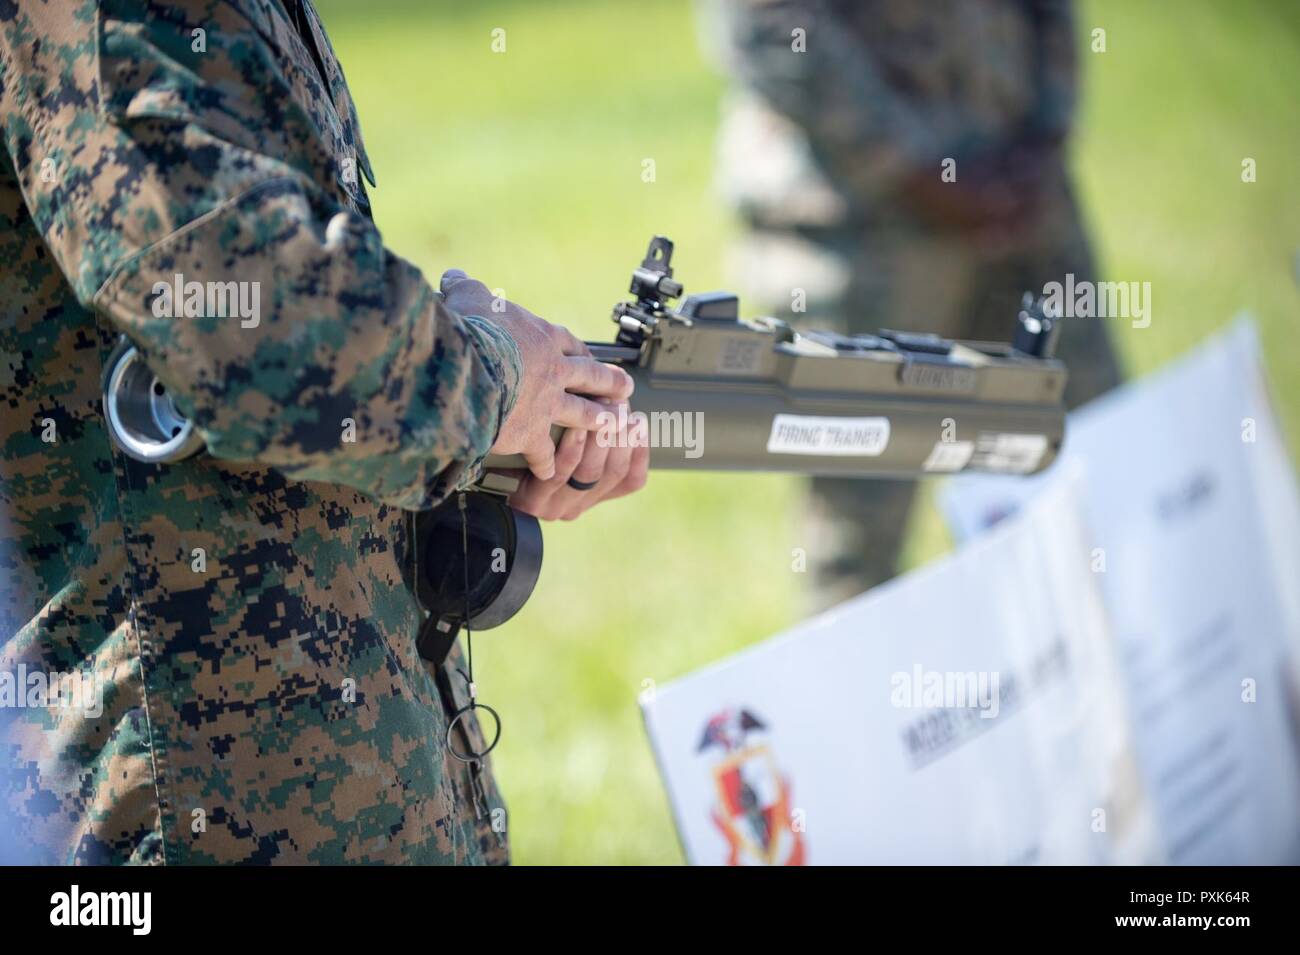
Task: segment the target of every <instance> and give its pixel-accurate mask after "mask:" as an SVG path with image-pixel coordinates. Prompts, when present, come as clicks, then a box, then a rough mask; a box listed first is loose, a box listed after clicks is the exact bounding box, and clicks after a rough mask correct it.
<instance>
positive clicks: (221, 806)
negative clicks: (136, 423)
mask: <svg viewBox="0 0 1300 955" xmlns="http://www.w3.org/2000/svg"><path fill="white" fill-rule="evenodd" d="M0 71H2V75H3V88H2V89H0V118H2V119H3V134H4V146H5V149H4V150H3V152H2V153H0V222H2V225H0V249H2V250H3V252H2V255H0V259H2V261H3V265H2V266H0V282H2V283H3V284H2V287H0V395H3V399H4V401H3V408H4V417H3V422H2V424H0V446H2V447H3V455H2V460H0V488H2V490H0V653H2V656H0V674H3V673H4V672H8V673H10V674H14V673H16V672H17V670H18V668H19V667H20V666H24V667H25V668H26V671H27V672H28V673H32V672H34V671H41V672H66V671H73V670H78V669H82V670H85V671H88V672H91V673H93V674H94V675H95V677H97V678H98V679H99V680H100V681H102V687H103V713H102V715H100V716H98V717H93V716H91V715H89V711H88V710H86V709H77V708H69V707H63V708H60V707H50V708H45V709H16V708H13V704H12V701H11V702H10V704H9V706H8V707H6V708H5V709H3V710H0V717H3V719H4V725H3V727H0V752H2V753H3V768H4V770H5V771H6V774H7V776H8V779H7V780H6V782H7V790H6V792H5V793H4V794H3V796H4V798H3V801H2V804H3V806H4V808H5V809H6V810H7V811H8V812H10V813H11V814H13V817H14V818H13V819H12V820H11V822H15V823H16V829H17V831H18V834H17V836H16V838H17V839H18V844H17V845H10V846H8V847H7V852H8V856H9V857H10V858H22V859H27V860H32V861H39V862H52V863H70V862H84V863H108V862H137V863H164V862H166V863H208V862H222V863H224V862H322V863H335V862H381V861H382V862H388V861H405V862H497V861H505V860H506V858H507V847H506V843H505V840H504V835H503V834H502V833H500V832H499V831H498V830H499V829H500V828H502V827H501V825H500V823H501V821H502V819H503V815H504V811H503V810H501V802H500V799H499V796H498V794H497V792H496V790H495V787H494V785H493V784H492V779H491V775H490V772H489V771H488V769H487V767H481V768H480V769H479V770H478V771H475V770H474V769H472V768H470V767H468V766H466V765H465V764H463V763H460V762H458V761H456V760H455V759H454V758H452V757H451V756H450V755H449V754H448V752H447V751H446V748H445V743H444V741H445V738H446V734H447V727H448V722H449V714H450V713H452V712H453V711H454V710H456V709H457V708H459V707H460V706H461V705H463V704H464V703H465V702H466V695H465V691H466V685H465V683H464V681H463V680H461V679H460V677H459V676H452V678H451V679H448V678H447V673H446V671H441V672H440V671H439V670H438V669H437V668H434V667H432V666H430V665H428V664H425V663H424V662H423V661H422V660H421V659H420V658H419V657H418V655H417V653H416V646H415V640H416V634H417V631H418V628H419V626H420V624H421V620H422V613H421V611H420V609H419V608H418V606H417V603H416V601H415V599H414V597H413V595H412V593H411V591H410V590H409V589H408V586H407V585H406V584H405V583H404V575H405V574H406V573H407V571H408V570H409V565H410V562H411V560H412V549H411V546H410V541H411V528H412V523H413V512H414V511H415V510H418V509H422V508H427V507H429V506H431V505H433V504H434V503H436V502H438V501H439V500H441V499H443V498H444V497H445V496H446V495H447V494H448V493H449V492H450V491H451V490H452V489H454V488H455V487H456V486H457V485H458V484H463V483H464V482H465V481H467V480H468V479H469V478H470V477H472V476H473V475H474V473H475V470H476V468H477V465H478V461H479V460H480V458H481V457H482V456H483V455H484V454H485V453H486V452H487V450H488V448H489V446H490V445H491V444H492V442H493V440H494V438H495V435H496V432H497V428H498V425H499V423H500V422H501V421H502V419H503V418H504V416H505V415H506V414H507V413H508V410H509V406H510V401H511V400H512V396H513V394H514V390H515V387H516V385H517V381H518V376H519V372H520V368H519V355H518V351H517V350H516V348H515V346H514V344H513V342H512V341H511V340H510V339H509V338H508V337H507V336H505V335H504V333H502V332H501V331H500V330H499V329H497V328H495V327H494V326H492V325H490V324H489V323H487V322H486V321H484V320H482V319H478V318H464V317H461V316H458V315H456V314H453V313H452V312H450V311H449V310H448V309H447V308H446V307H444V305H443V303H442V300H441V296H440V295H439V294H438V293H437V292H436V291H435V290H434V289H432V288H431V287H430V286H429V285H428V284H427V282H426V281H425V279H424V278H423V276H422V275H421V274H420V272H419V270H418V269H416V268H415V267H414V266H413V265H411V264H410V263H408V262H406V261H404V260H402V259H401V258H399V257H398V256H396V255H394V254H393V253H391V252H389V251H388V250H387V249H385V248H384V245H383V242H382V241H381V238H380V235H379V232H378V231H377V230H376V228H375V225H374V223H373V222H372V221H371V217H370V211H369V203H368V200H367V197H366V189H365V186H364V184H363V182H362V177H363V176H364V177H365V179H366V180H367V181H369V182H370V184H371V185H372V186H373V184H374V177H373V173H372V171H371V169H370V163H369V160H368V159H367V157H366V152H365V148H364V146H363V144H362V141H361V133H360V129H359V127H358V124H357V117H356V113H355V111H354V108H353V104H352V100H351V98H350V96H349V94H348V89H347V85H346V83H345V82H344V78H343V74H342V72H341V70H340V69H339V65H338V62H337V61H336V59H335V56H334V52H333V50H332V49H331V47H330V44H329V42H328V41H327V40H326V38H325V33H324V30H323V28H322V26H321V23H320V21H319V19H318V17H317V14H316V12H315V11H314V10H313V8H312V7H311V6H310V3H309V2H308V0H175V2H164V0H156V2H146V0H100V2H95V0H75V2H74V0H66V2H58V3H52V2H36V0H32V2H23V3H20V4H17V5H15V4H14V3H12V2H0ZM358 172H359V173H360V175H357V173H358ZM177 274H179V275H183V276H184V278H185V280H186V281H191V280H198V281H220V282H229V281H233V282H257V283H260V286H259V287H260V302H261V315H260V323H259V324H258V325H257V326H256V327H242V326H241V321H240V319H239V318H235V317H215V316H213V315H211V314H207V315H201V316H195V317H188V318H167V317H161V318H160V317H157V315H155V309H154V308H153V305H154V302H155V297H156V293H155V290H154V283H155V282H158V281H162V282H171V281H173V278H174V276H175V275H177ZM120 333H125V334H126V335H128V336H129V337H130V339H131V340H132V341H133V342H134V343H135V344H136V345H137V346H138V348H139V349H141V351H142V352H143V354H144V356H145V358H146V360H147V361H148V363H149V365H150V366H151V367H152V369H153V370H154V371H155V372H156V373H157V374H158V375H159V377H160V378H161V379H162V380H163V381H164V382H165V384H166V386H167V387H168V388H169V389H171V391H172V394H173V395H174V396H175V397H176V399H177V402H178V404H179V405H180V407H181V409H182V410H183V411H184V412H185V413H187V414H188V415H189V416H190V417H191V418H192V419H193V420H194V421H196V422H197V424H198V426H199V428H200V429H201V431H202V435H203V437H204V438H205V439H206V441H207V445H208V448H209V449H210V451H211V454H210V455H205V456H202V457H199V458H197V459H192V460H189V461H187V462H184V463H182V464H179V465H174V466H153V465H144V464H140V463H138V462H136V461H133V460H130V459H128V458H126V457H124V456H123V455H122V454H121V453H119V452H118V451H117V450H116V449H115V448H114V447H112V446H110V442H109V440H108V437H107V434H106V431H105V425H104V419H103V417H102V412H101V407H100V375H101V371H102V367H103V364H104V362H105V359H106V357H107V355H108V353H109V350H110V349H111V347H112V346H113V344H114V342H115V340H116V338H117V337H118V335H119V334H120ZM344 419H352V420H353V421H354V422H355V433H354V435H353V436H352V437H353V439H354V440H347V438H346V437H345V428H344V424H343V420H344ZM51 437H52V438H53V440H47V439H49V438H51ZM200 549H201V551H200ZM204 564H206V566H204ZM458 662H459V651H457V652H456V654H454V655H453V658H452V660H451V661H450V663H449V664H448V667H455V666H456V665H457V664H458ZM472 734H473V737H474V740H473V741H474V743H475V745H478V746H481V734H480V731H479V729H478V727H477V726H475V727H473V728H472ZM459 745H460V746H462V747H463V746H465V745H467V743H466V741H461V742H460V743H459ZM494 810H496V811H495V812H494ZM494 823H496V825H495V826H494Z"/></svg>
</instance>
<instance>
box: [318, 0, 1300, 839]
mask: <svg viewBox="0 0 1300 955" xmlns="http://www.w3.org/2000/svg"><path fill="white" fill-rule="evenodd" d="M319 6H320V8H321V13H322V16H323V18H324V20H325V23H326V26H327V27H328V28H329V30H330V35H331V38H332V40H333V42H334V44H335V46H336V48H337V50H338V52H339V55H340V57H341V59H342V62H343V66H344V69H345V70H346V72H347V75H348V78H349V81H350V83H351V86H352V89H353V92H354V95H355V97H356V99H357V101H358V107H359V110H360V114H361V119H362V126H363V130H364V133H365V138H366V143H367V147H368V150H369V153H370V156H371V159H372V161H373V163H374V166H375V170H376V173H377V178H378V181H379V188H378V189H377V190H375V191H374V192H373V199H374V203H375V208H376V218H377V220H378V223H379V226H380V228H381V229H382V230H383V232H384V235H385V237H386V239H387V242H388V244H389V246H390V247H392V248H393V249H395V250H397V251H398V252H399V253H401V254H402V255H404V256H406V257H407V258H410V259H412V260H413V261H415V262H416V263H418V264H419V265H420V266H421V267H422V268H424V269H425V270H426V272H427V273H428V274H429V275H430V276H431V277H432V278H433V280H434V281H435V282H436V279H437V276H438V275H439V274H440V273H441V272H442V270H443V269H445V268H448V267H451V266H458V267H460V268H463V269H465V270H466V271H467V272H469V273H470V274H471V275H473V276H475V277H478V278H481V279H482V280H483V281H485V282H486V283H487V284H488V286H489V287H492V288H498V287H499V288H502V289H504V292H505V294H506V295H507V296H508V297H509V298H511V299H513V300H515V301H518V302H520V303H522V304H524V305H526V306H528V307H529V308H531V309H533V310H534V311H536V312H538V313H539V314H541V315H543V316H545V317H546V318H548V319H550V320H552V321H556V322H560V323H562V324H565V325H568V326H569V327H571V328H573V329H574V330H575V331H576V332H577V333H578V334H580V335H582V336H584V337H587V338H604V337H608V336H609V335H610V333H611V332H612V329H613V326H612V325H611V324H610V323H609V318H608V316H609V309H610V306H611V305H612V304H613V303H614V302H615V301H616V300H618V299H619V298H621V297H622V296H623V294H624V293H625V292H626V283H627V276H628V272H629V270H630V268H631V267H632V265H633V264H635V263H636V262H637V261H639V258H640V256H641V255H642V253H643V251H644V247H645V243H646V241H647V240H648V238H649V237H650V235H652V234H654V233H656V232H662V233H666V234H668V235H669V236H671V237H672V238H673V240H674V241H675V242H676V243H677V247H678V251H677V257H676V258H677V266H678V276H679V277H680V278H682V279H683V280H684V281H685V282H686V284H687V287H688V288H690V289H694V290H697V291H698V290H704V289H707V288H718V287H727V286H728V285H729V284H730V283H729V282H728V277H727V276H726V275H724V274H723V271H722V261H723V253H724V248H725V244H726V241H727V239H728V236H729V235H731V234H733V229H734V226H733V225H732V224H731V223H729V222H728V221H727V217H726V215H725V213H724V212H723V210H722V209H721V207H720V206H719V203H718V201H717V199H716V198H715V192H714V189H713V188H712V177H713V156H714V134H715V126H716V120H717V116H718V102H719V97H720V94H721V93H722V90H723V85H724V84H723V81H722V79H721V77H719V76H718V75H717V74H716V72H714V70H713V69H712V68H711V67H710V66H709V64H707V63H706V62H705V59H704V57H703V56H702V54H701V52H700V44H699V43H698V42H697V35H698V27H697V24H696V22H695V18H694V11H693V9H692V7H691V5H690V4H689V3H686V2H679V0H654V2H646V3H634V2H614V0H604V2H599V0H562V2H548V3H526V2H478V3H473V4H465V3H451V2H428V0H368V2H364V3H363V2H358V0H319ZM1078 25H1079V28H1080V29H1079V34H1080V36H1079V42H1080V46H1081V49H1082V48H1084V47H1085V44H1086V43H1087V42H1088V39H1089V33H1090V31H1091V30H1092V29H1093V28H1095V27H1101V28H1104V29H1105V30H1106V44H1107V50H1106V52H1105V53H1092V52H1088V51H1085V52H1084V53H1083V54H1082V57H1083V59H1082V64H1083V68H1084V90H1085V99H1084V104H1083V109H1082V114H1081V117H1080V125H1079V134H1078V136H1077V138H1076V150H1075V164H1076V169H1077V173H1078V176H1079V179H1080V183H1081V191H1082V194H1083V198H1084V200H1085V206H1086V210H1087V215H1088V218H1089V221H1090V224H1091V226H1092V228H1093V233H1094V238H1095V242H1096V246H1097V250H1098V252H1099V253H1100V259H1101V262H1102V265H1103V268H1104V271H1105V273H1106V277H1108V278H1112V279H1123V280H1127V281H1150V282H1151V283H1152V304H1153V320H1152V324H1151V326H1150V327H1149V328H1147V329H1143V330H1133V329H1130V328H1128V327H1127V326H1126V325H1125V324H1124V323H1115V324H1114V325H1113V326H1112V327H1113V328H1114V329H1115V331H1116V333H1117V339H1118V342H1119V345H1120V347H1121V348H1122V350H1123V354H1124V357H1125V360H1126V361H1127V363H1128V366H1129V369H1130V371H1131V372H1133V373H1135V374H1140V373H1142V372H1145V371H1149V370H1151V369H1153V368H1156V367H1159V366H1160V365H1161V364H1163V363H1165V362H1167V361H1169V360H1170V359H1172V358H1174V357H1176V356H1177V355H1179V354H1181V353H1183V352H1184V351H1186V350H1187V349H1188V348H1190V347H1191V346H1192V345H1194V344H1195V343H1196V342H1197V341H1198V340H1199V339H1201V338H1203V337H1204V336H1205V335H1207V334H1209V333H1210V332H1212V331H1213V330H1214V329H1215V328H1217V327H1219V326H1221V325H1223V324H1224V323H1225V322H1227V321H1228V320H1229V319H1230V317H1231V316H1232V315H1233V314H1234V313H1235V312H1237V311H1238V310H1239V309H1242V308H1248V309H1250V310H1251V311H1252V312H1254V313H1255V314H1256V315H1257V316H1258V318H1259V321H1260V324H1261V328H1262V332H1263V338H1264V342H1265V346H1266V349H1267V357H1268V362H1269V368H1270V372H1271V375H1272V380H1273V385H1274V390H1275V394H1276V396H1277V398H1278V402H1279V404H1280V405H1281V411H1282V414H1283V416H1284V419H1285V421H1286V424H1287V427H1288V432H1289V436H1290V439H1291V446H1292V448H1293V449H1294V448H1300V346H1298V345H1297V337H1298V336H1300V323H1298V322H1297V314H1298V313H1300V309H1298V308H1297V306H1298V305H1300V302H1298V301H1297V270H1300V261H1298V259H1297V257H1298V256H1300V188H1298V186H1297V173H1298V172H1300V110H1298V108H1297V90H1300V6H1296V5H1290V4H1279V3H1271V2H1265V0H1256V2H1235V3H1214V2H1210V0H1203V2H1180V3H1178V4H1172V3H1157V2H1148V0H1136V2H1132V0H1105V2H1100V0H1096V2H1089V3H1085V4H1084V5H1083V6H1082V7H1081V8H1080V11H1079V16H1078ZM498 27H500V28H504V29H505V31H506V34H505V37H506V52H505V53H504V54H498V53H493V52H492V50H491V42H492V31H493V29H494V28H498ZM1244 157H1251V158H1254V159H1255V160H1256V163H1257V169H1258V181H1257V182H1255V183H1253V184H1245V183H1243V182H1242V181H1241V162H1242V159H1243V158H1244ZM646 158H652V159H654V160H655V164H656V181H655V182H653V183H647V182H643V181H642V177H641V173H642V160H644V159H646ZM798 503H799V494H798V484H797V482H796V481H795V480H793V479H790V478H782V477H768V476H740V477H727V476H712V475H709V476H698V475H696V476H689V475H675V474H656V475H653V476H652V478H651V482H650V486H649V487H648V488H647V490H646V491H645V492H644V493H642V494H641V495H638V496H636V497H633V498H629V499H625V500H623V501H619V502H615V503H613V504H610V505H607V506H605V507H602V508H600V509H597V510H596V511H594V512H592V513H591V514H590V515H588V516H586V517H585V518H584V519H583V520H582V521H579V522H577V523H574V524H554V525H548V527H547V529H546V535H547V536H546V550H547V557H546V566H545V568H544V570H543V574H542V581H541V584H540V585H539V589H538V593H537V595H536V596H535V597H534V598H533V600H532V601H531V602H530V604H529V605H528V607H527V608H526V609H525V610H524V612H523V613H522V614H521V615H520V617H519V618H517V619H516V620H515V621H512V622H511V623H510V624H508V625H507V626H506V627H503V628H501V629H500V630H497V631H493V632H490V633H485V634H483V635H482V636H480V637H479V638H478V639H477V640H476V641H475V655H476V657H477V660H476V668H475V669H476V671H477V672H476V675H477V677H478V682H479V685H480V687H481V692H482V694H483V698H484V699H485V701H486V702H490V703H492V704H494V705H495V706H497V707H499V708H500V710H501V711H502V712H503V715H504V720H505V733H504V736H503V739H502V742H501V745H500V747H499V748H498V750H497V753H496V756H495V760H496V769H497V773H498V776H499V778H500V781H501V785H502V788H503V789H504V791H505V794H506V798H507V801H508V804H509V807H510V827H511V837H512V840H513V844H514V850H515V861H516V862H519V863H584V862H592V863H674V862H679V861H681V853H680V850H679V848H678V845H677V842H676V839H675V836H674V833H673V828H672V821H671V818H670V815H669V811H668V806H667V802H666V799H665V797H664V793H663V789H662V786H661V785H660V782H659V779H658V776H657V774H656V771H655V768H654V764H653V759H652V757H651V754H650V750H649V746H648V745H647V742H646V739H645V737H644V734H643V731H642V728H641V721H640V715H639V710H638V707H637V702H636V699H637V694H638V693H639V692H640V691H641V690H642V689H643V688H644V687H646V686H648V685H650V684H649V683H648V682H647V681H656V682H659V683H662V682H663V681H666V680H669V679H672V678H674V677H676V676H679V675H681V674H683V673H686V672H688V671H690V670H692V669H695V668H697V667H699V666H701V665H702V664H706V663H709V662H711V661H714V660H717V659H719V658H720V657H722V656H724V655H726V654H728V653H731V652H732V651H735V650H738V649H740V648H741V647H744V646H746V645H749V644H751V643H753V642H755V641H758V640H761V639H763V638H764V637H766V636H768V635H770V634H772V633H775V632H776V631H778V630H780V629H782V628H784V627H786V626H787V625H789V624H791V623H792V622H794V620H795V619H796V618H797V615H798V612H799V606H800V589H799V588H800V583H801V578H800V577H799V575H797V574H794V573H792V572H791V568H790V552H791V548H792V547H795V546H799V541H798V540H797V538H796V516H797V515H796V509H797V507H798ZM915 524H916V526H915V529H914V532H913V534H912V539H911V542H910V544H909V546H908V551H907V561H908V562H909V563H911V564H916V563H920V562H923V561H925V560H928V559H931V558H932V557H934V556H935V555H937V554H939V553H941V552H942V551H943V550H944V549H945V548H946V547H947V546H948V541H947V538H946V535H945V533H944V531H943V528H942V525H941V522H940V520H939V518H938V516H937V514H936V513H935V511H934V509H933V507H932V506H929V505H927V506H926V508H925V509H924V511H923V513H921V514H920V516H919V517H918V519H917V521H916V522H915ZM792 692H795V689H794V688H792Z"/></svg>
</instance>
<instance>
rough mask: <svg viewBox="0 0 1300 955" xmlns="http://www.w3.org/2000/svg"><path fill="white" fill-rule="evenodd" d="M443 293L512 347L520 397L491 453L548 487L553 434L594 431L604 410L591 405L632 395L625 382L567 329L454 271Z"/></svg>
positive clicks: (625, 375)
mask: <svg viewBox="0 0 1300 955" xmlns="http://www.w3.org/2000/svg"><path fill="white" fill-rule="evenodd" d="M441 287H442V294H443V296H444V297H445V298H446V301H447V306H448V307H449V308H451V309H452V310H453V311H456V312H459V313H460V314H462V315H477V316H479V317H481V318H484V319H487V320H489V321H492V322H494V323H496V324H497V325H500V326H501V327H502V328H503V329H504V330H505V331H506V332H507V333H508V334H509V335H510V337H511V338H513V339H514V341H515V344H516V345H517V346H518V348H519V354H520V356H521V358H522V359H523V374H522V376H521V377H520V379H519V392H518V395H517V396H516V398H515V404H514V408H513V409H512V410H511V412H510V415H509V417H507V418H506V420H505V422H504V423H503V424H502V425H501V429H500V431H499V432H498V433H497V441H496V444H494V445H493V446H492V451H493V453H495V454H521V455H523V457H524V460H525V461H527V462H528V469H529V470H530V471H531V472H532V473H533V475H535V476H536V477H537V478H539V479H540V480H543V481H545V480H549V479H550V478H552V477H553V476H554V475H555V473H556V466H555V453H556V449H555V443H554V441H553V440H552V438H551V426H552V425H556V424H558V425H561V426H562V427H565V428H569V429H577V430H579V431H592V430H595V429H596V428H597V427H598V426H599V417H598V416H599V414H600V412H601V411H602V410H604V406H603V405H601V404H600V403H599V401H598V400H595V399H600V398H606V399H610V400H613V401H623V400H625V399H626V398H627V397H628V396H629V395H631V394H632V378H631V376H630V375H628V373H627V372H625V371H623V369H621V368H618V367H616V366H614V365H606V364H603V363H602V362H598V361H596V360H595V359H594V358H592V357H591V352H590V350H589V349H588V348H587V346H586V345H584V344H583V343H582V342H581V341H580V340H579V339H578V338H577V337H576V336H575V335H574V334H573V333H572V332H570V331H569V330H568V329H566V328H562V327H561V326H559V325H552V324H551V323H550V322H547V321H544V320H543V319H540V318H538V317H537V316H536V315H534V314H533V313H532V312H530V311H528V310H527V309H525V308H521V307H520V306H518V305H516V304H514V303H513V302H508V301H504V300H501V299H494V298H493V296H492V293H491V292H489V291H488V289H487V287H486V286H485V285H484V284H483V283H482V282H478V281H475V280H474V279H471V278H470V277H469V276H467V275H466V274H465V273H464V272H462V271H460V270H459V269H448V270H447V271H446V272H445V273H443V276H442V283H441ZM494 305H495V306H496V307H495V308H494V307H493V306H494Z"/></svg>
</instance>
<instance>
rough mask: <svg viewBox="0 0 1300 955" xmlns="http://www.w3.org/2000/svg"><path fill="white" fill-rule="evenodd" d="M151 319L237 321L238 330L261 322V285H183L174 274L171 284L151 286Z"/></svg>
mask: <svg viewBox="0 0 1300 955" xmlns="http://www.w3.org/2000/svg"><path fill="white" fill-rule="evenodd" d="M153 296H154V299H153V304H152V308H153V314H154V317H155V318H235V317H238V318H239V327H240V328H256V327H257V326H258V325H259V324H261V321H262V283H261V282H193V281H191V282H187V281H185V276H184V275H182V274H181V273H180V272H177V273H176V274H175V275H174V276H172V281H171V282H155V283H154V284H153Z"/></svg>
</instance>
